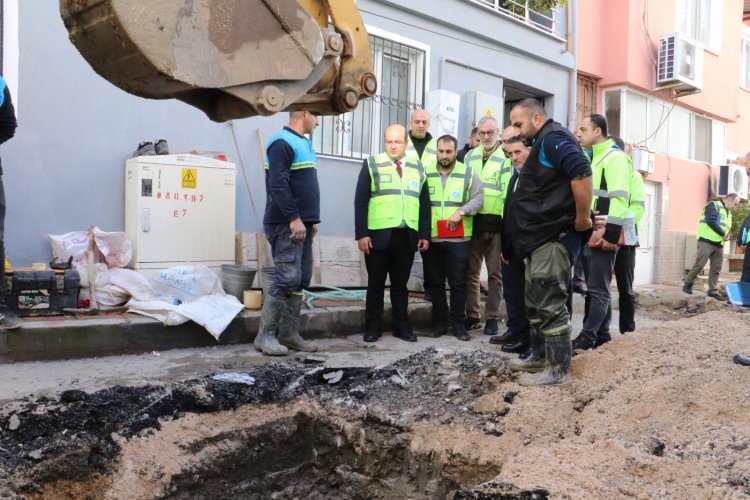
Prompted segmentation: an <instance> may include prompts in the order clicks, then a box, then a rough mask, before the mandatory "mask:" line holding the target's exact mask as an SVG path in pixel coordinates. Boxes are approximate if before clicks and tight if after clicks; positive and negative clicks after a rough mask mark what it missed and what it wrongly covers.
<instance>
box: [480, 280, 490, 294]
mask: <svg viewBox="0 0 750 500" xmlns="http://www.w3.org/2000/svg"><path fill="white" fill-rule="evenodd" d="M488 292H489V290H487V287H485V286H484V285H483V284H481V283H480V284H479V293H481V294H482V295H487V293H488Z"/></svg>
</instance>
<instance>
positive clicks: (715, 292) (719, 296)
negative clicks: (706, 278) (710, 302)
mask: <svg viewBox="0 0 750 500" xmlns="http://www.w3.org/2000/svg"><path fill="white" fill-rule="evenodd" d="M706 295H708V296H709V297H711V298H712V299H716V300H727V298H726V297H724V296H723V295H722V294H721V293H720V292H719V291H718V290H711V291H710V292H708V293H707V294H706Z"/></svg>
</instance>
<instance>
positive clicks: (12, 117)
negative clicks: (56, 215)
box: [0, 76, 23, 330]
mask: <svg viewBox="0 0 750 500" xmlns="http://www.w3.org/2000/svg"><path fill="white" fill-rule="evenodd" d="M16 126H17V122H16V111H15V109H14V107H13V101H12V100H11V97H10V91H9V90H8V84H7V83H5V80H4V79H3V77H1V76H0V144H2V143H4V142H5V141H7V140H8V139H10V138H11V137H13V136H14V135H15V134H16ZM2 174H3V170H2V166H0V263H2V265H3V269H4V266H5V187H4V185H3V177H2ZM5 288H6V286H5V276H4V275H3V276H2V279H0V328H2V329H3V330H12V329H14V328H19V327H20V326H22V325H23V321H21V320H20V319H19V318H18V317H16V315H15V314H13V313H12V312H11V310H10V309H9V308H8V306H7V305H6V304H5Z"/></svg>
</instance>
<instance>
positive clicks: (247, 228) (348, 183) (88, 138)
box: [0, 0, 575, 266]
mask: <svg viewBox="0 0 750 500" xmlns="http://www.w3.org/2000/svg"><path fill="white" fill-rule="evenodd" d="M514 3H515V2H505V3H503V2H496V1H487V0H436V1H434V2H414V1H406V0H360V1H358V2H357V7H358V8H359V9H360V12H361V13H362V17H363V19H364V22H365V24H366V26H367V28H368V32H369V33H370V40H371V43H372V50H373V56H374V61H375V71H376V73H377V76H378V79H379V90H378V93H377V95H376V96H375V97H374V98H372V99H369V100H367V101H364V102H362V103H361V105H360V106H359V108H358V109H357V110H356V111H355V112H353V113H349V114H346V115H342V116H337V117H326V118H324V119H323V120H322V125H321V126H320V127H319V129H318V130H317V131H316V133H315V134H314V137H313V141H314V143H315V145H316V148H317V150H318V152H319V156H320V161H319V178H320V183H321V189H322V219H323V222H322V224H321V225H320V231H321V234H323V235H330V236H351V237H352V238H353V237H354V223H353V196H354V185H355V184H356V179H357V175H358V171H359V167H360V165H361V162H362V159H363V158H364V157H366V156H367V155H369V154H371V153H373V152H378V151H379V150H380V149H382V143H381V141H382V140H381V137H382V132H383V130H384V129H385V127H386V126H387V125H388V124H390V123H402V124H404V125H406V124H407V122H408V116H409V113H410V111H411V110H412V109H414V108H415V107H424V106H428V107H429V106H430V105H432V106H433V107H434V108H435V109H439V108H440V106H443V108H444V109H445V112H444V113H441V114H439V116H435V117H433V127H437V126H438V125H439V124H440V127H442V128H440V130H454V131H455V133H456V135H458V139H459V141H463V140H465V139H466V137H467V132H468V130H469V129H470V128H471V126H472V123H473V122H475V121H476V117H477V116H478V114H479V115H484V114H487V113H494V114H497V115H500V114H505V115H507V108H508V107H509V106H510V105H511V104H512V103H513V102H514V101H518V100H520V99H522V98H525V97H528V96H535V97H539V98H541V99H542V100H543V101H544V103H545V107H546V108H547V110H548V111H549V113H550V115H551V116H553V117H554V118H555V119H557V120H558V121H560V122H563V123H566V122H567V121H568V120H569V118H570V116H571V113H570V109H569V103H570V102H571V99H572V96H573V93H572V92H571V84H570V82H571V81H573V80H572V73H573V71H574V68H575V61H574V58H573V55H572V53H571V51H570V50H569V46H570V44H569V34H568V23H567V19H568V8H567V7H566V8H563V9H557V10H555V11H553V12H551V13H549V14H547V15H542V14H539V13H534V12H530V11H528V10H526V9H525V8H524V6H523V5H522V4H523V2H521V3H519V4H518V5H516V7H515V8H514V9H513V11H514V12H516V13H515V14H514V13H513V11H511V10H508V8H510V7H511V6H512V5H511V4H514ZM2 4H3V23H2V25H3V50H2V54H3V75H4V76H5V77H6V79H7V80H8V81H9V83H10V86H11V89H12V92H13V97H14V100H15V102H16V104H17V112H18V122H19V127H18V130H17V134H16V137H15V138H13V139H12V140H11V141H9V142H8V143H6V144H5V145H3V147H2V150H0V155H1V156H2V161H3V167H4V172H5V186H6V191H7V205H8V214H7V218H6V226H5V239H6V252H7V254H8V256H9V257H10V259H11V261H12V262H13V264H14V265H17V266H20V265H28V264H30V263H32V262H36V261H47V260H49V257H50V250H49V244H48V242H47V235H48V234H60V233H65V232H68V231H73V230H79V229H86V228H88V227H89V226H91V225H96V226H98V227H100V228H101V229H103V230H105V231H117V230H123V229H124V220H125V213H124V210H125V209H124V184H125V179H124V168H125V167H124V165H125V160H126V159H127V158H129V157H130V155H131V154H132V152H133V151H134V150H135V149H136V147H137V145H138V143H139V142H141V141H145V140H155V139H161V138H164V139H167V140H168V141H169V145H170V149H171V151H172V152H186V151H191V150H211V151H216V150H218V151H223V152H225V153H226V154H227V156H228V157H229V159H230V160H231V161H233V162H235V163H236V164H237V168H238V178H237V205H236V221H237V222H236V226H237V227H236V229H237V231H243V232H255V231H260V230H262V228H261V222H262V214H263V207H264V204H265V191H264V173H263V168H262V163H261V157H262V155H261V152H262V149H263V142H264V141H265V140H266V139H268V138H269V137H271V135H273V134H274V133H275V132H276V131H277V130H278V129H279V128H280V127H281V126H282V125H284V124H285V123H286V115H285V114H282V115H278V116H274V117H269V118H251V119H244V120H234V121H232V122H228V123H214V122H211V121H209V120H208V119H207V118H206V117H205V116H204V115H203V114H202V113H201V112H200V111H198V110H197V109H194V108H192V107H190V106H188V105H186V104H184V103H182V102H178V101H153V100H146V99H141V98H138V97H135V96H133V95H130V94H127V93H125V92H123V91H122V90H120V89H119V88H117V87H115V86H113V85H111V84H110V83H108V82H107V81H105V80H104V79H102V78H100V77H99V76H98V75H97V74H96V73H94V71H93V70H92V69H91V67H90V66H89V65H88V64H87V63H86V61H85V60H84V59H83V58H82V57H81V55H80V54H79V53H78V52H77V50H76V49H75V47H74V46H73V45H72V44H71V43H70V41H69V40H68V34H67V31H66V29H65V27H64V25H63V23H62V20H61V18H60V14H59V10H58V9H59V2H58V1H57V0H40V1H35V2H21V1H20V0H4V1H3V2H2ZM500 4H502V5H505V6H506V7H507V8H504V7H501V6H500ZM437 90H443V91H445V92H435V91H437ZM477 93H478V94H477ZM430 99H432V103H430ZM486 102H489V103H491V105H487V104H486ZM501 121H502V120H501ZM451 127H452V128H451ZM435 130H436V131H437V129H435Z"/></svg>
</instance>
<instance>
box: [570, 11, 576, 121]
mask: <svg viewBox="0 0 750 500" xmlns="http://www.w3.org/2000/svg"><path fill="white" fill-rule="evenodd" d="M568 12H569V13H570V18H569V19H570V26H569V29H568V39H569V42H568V43H569V46H570V48H571V52H572V54H573V69H572V70H571V72H570V83H569V88H568V129H569V130H571V131H573V132H575V126H576V107H577V105H578V103H577V102H576V101H577V97H578V96H577V93H578V92H577V90H578V29H577V27H578V0H570V4H569V8H568Z"/></svg>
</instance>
